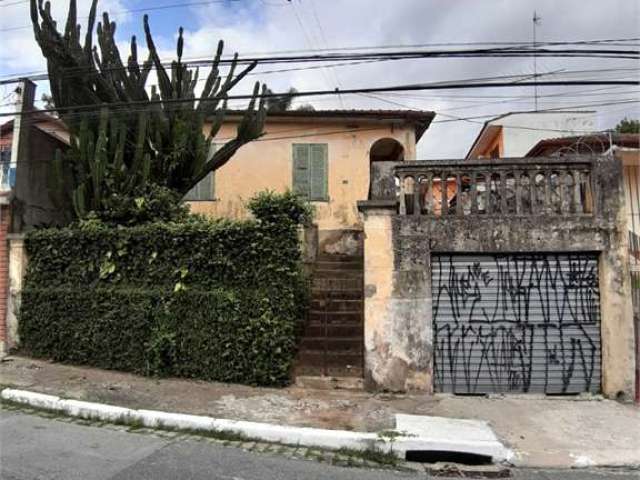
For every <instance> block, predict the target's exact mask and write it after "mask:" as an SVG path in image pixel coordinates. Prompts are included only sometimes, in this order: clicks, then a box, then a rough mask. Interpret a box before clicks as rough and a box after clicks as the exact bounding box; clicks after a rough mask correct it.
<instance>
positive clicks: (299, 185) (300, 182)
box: [293, 143, 311, 197]
mask: <svg viewBox="0 0 640 480" xmlns="http://www.w3.org/2000/svg"><path fill="white" fill-rule="evenodd" d="M310 157H311V155H310V148H309V145H308V144H304V143H294V144H293V191H294V192H296V193H299V194H301V195H304V196H306V197H310V193H311V158H310Z"/></svg>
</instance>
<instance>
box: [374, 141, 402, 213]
mask: <svg viewBox="0 0 640 480" xmlns="http://www.w3.org/2000/svg"><path fill="white" fill-rule="evenodd" d="M402 161H404V147H403V146H402V144H401V143H400V142H398V141H397V140H396V139H394V138H381V139H379V140H376V141H375V142H374V143H373V145H371V149H370V150H369V200H372V199H375V200H382V199H394V198H396V190H397V187H398V186H397V185H396V183H395V181H394V177H393V175H391V169H392V168H393V164H394V163H395V162H402Z"/></svg>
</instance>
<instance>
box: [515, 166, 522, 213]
mask: <svg viewBox="0 0 640 480" xmlns="http://www.w3.org/2000/svg"><path fill="white" fill-rule="evenodd" d="M513 176H514V177H515V182H516V189H515V191H516V215H522V172H521V171H520V170H516V171H515V172H514V173H513Z"/></svg>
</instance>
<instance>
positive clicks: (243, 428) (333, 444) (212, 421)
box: [0, 388, 512, 462]
mask: <svg viewBox="0 0 640 480" xmlns="http://www.w3.org/2000/svg"><path fill="white" fill-rule="evenodd" d="M0 396H1V397H2V398H3V399H5V400H9V401H11V402H16V403H21V404H25V405H29V406H32V407H37V408H43V409H46V410H50V411H54V412H61V413H65V414H67V415H70V416H73V417H80V418H85V419H91V420H102V421H108V422H122V423H134V422H139V423H141V424H143V425H144V426H146V427H151V428H156V427H168V428H174V429H179V430H201V431H220V432H224V431H226V432H233V433H236V434H241V435H245V436H247V437H250V438H254V439H259V440H263V441H267V442H278V443H286V444H290V445H300V446H303V447H320V448H326V449H330V450H337V449H340V448H350V449H354V450H367V449H371V448H376V449H378V450H381V451H385V452H389V451H393V453H395V454H396V455H397V456H398V457H400V458H404V456H405V454H406V452H407V451H408V450H418V451H420V450H422V451H424V450H440V451H457V452H460V451H464V452H469V453H476V454H479V455H488V456H491V457H492V458H493V461H494V462H504V461H508V460H510V459H511V458H512V453H511V451H510V450H508V449H507V448H505V447H504V445H502V444H501V443H500V442H498V441H496V442H473V441H468V442H467V441H464V440H460V439H452V440H451V441H450V442H449V441H445V442H443V441H442V440H437V441H436V440H434V439H429V438H426V437H418V436H403V435H400V436H397V437H395V438H394V440H393V442H391V441H390V440H388V439H385V438H384V437H381V436H379V435H378V434H377V433H369V432H352V431H347V430H324V429H320V428H307V427H289V426H285V425H272V424H269V423H258V422H246V421H236V420H225V419H219V418H212V417H206V416H201V415H186V414H182V413H166V412H159V411H154V410H133V409H129V408H123V407H116V406H112V405H105V404H102V403H93V402H82V401H79V400H65V399H61V398H60V397H56V396H53V395H44V394H42V393H35V392H29V391H26V390H15V389H12V388H5V389H4V390H2V392H1V393H0Z"/></svg>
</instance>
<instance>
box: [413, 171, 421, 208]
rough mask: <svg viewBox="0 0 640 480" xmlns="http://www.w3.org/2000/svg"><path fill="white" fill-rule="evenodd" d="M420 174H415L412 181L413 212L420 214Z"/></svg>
mask: <svg viewBox="0 0 640 480" xmlns="http://www.w3.org/2000/svg"><path fill="white" fill-rule="evenodd" d="M420 178H421V177H420V175H418V174H416V175H415V178H414V181H413V214H414V215H420V214H421V213H422V211H421V209H422V205H421V204H420V197H421V195H422V193H421V191H420Z"/></svg>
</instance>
